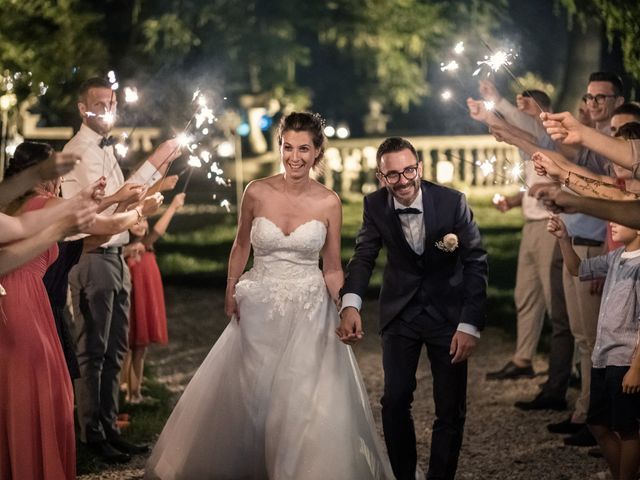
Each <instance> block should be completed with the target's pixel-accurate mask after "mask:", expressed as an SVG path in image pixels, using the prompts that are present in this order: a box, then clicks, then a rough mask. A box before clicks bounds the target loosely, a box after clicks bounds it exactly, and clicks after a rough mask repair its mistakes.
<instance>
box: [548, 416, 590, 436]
mask: <svg viewBox="0 0 640 480" xmlns="http://www.w3.org/2000/svg"><path fill="white" fill-rule="evenodd" d="M584 426H585V424H584V423H573V422H572V421H571V417H569V418H567V419H566V420H563V421H561V422H558V423H550V424H549V425H547V430H549V431H550V432H551V433H565V434H567V433H577V432H578V431H579V430H580V429H582V428H583V427H584Z"/></svg>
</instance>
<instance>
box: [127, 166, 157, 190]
mask: <svg viewBox="0 0 640 480" xmlns="http://www.w3.org/2000/svg"><path fill="white" fill-rule="evenodd" d="M159 179H160V172H158V170H157V169H156V167H155V166H154V165H153V163H151V162H150V161H148V160H147V161H146V162H144V163H143V164H142V165H141V166H140V168H139V169H138V170H136V171H135V172H134V173H133V175H131V177H129V178H128V179H127V182H130V183H131V182H132V183H144V184H145V185H148V186H151V185H153V184H154V183H155V182H156V181H158V180H159Z"/></svg>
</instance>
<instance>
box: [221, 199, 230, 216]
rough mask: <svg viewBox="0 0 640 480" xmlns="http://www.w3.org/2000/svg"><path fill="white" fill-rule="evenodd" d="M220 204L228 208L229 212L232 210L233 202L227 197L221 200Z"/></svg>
mask: <svg viewBox="0 0 640 480" xmlns="http://www.w3.org/2000/svg"><path fill="white" fill-rule="evenodd" d="M220 206H221V207H222V208H225V209H226V210H227V213H229V212H230V211H231V203H230V202H229V200H227V199H226V198H225V199H224V200H222V201H221V202H220Z"/></svg>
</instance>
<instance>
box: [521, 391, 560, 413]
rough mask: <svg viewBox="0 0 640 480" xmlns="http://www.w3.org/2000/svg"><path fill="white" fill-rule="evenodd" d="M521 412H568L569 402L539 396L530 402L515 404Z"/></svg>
mask: <svg viewBox="0 0 640 480" xmlns="http://www.w3.org/2000/svg"><path fill="white" fill-rule="evenodd" d="M514 405H515V406H516V408H519V409H520V410H558V411H562V410H566V409H567V401H566V400H565V399H564V398H553V397H548V396H546V395H543V394H541V393H540V394H538V395H537V396H536V397H535V398H534V399H533V400H531V401H529V402H524V401H519V402H516V403H515V404H514Z"/></svg>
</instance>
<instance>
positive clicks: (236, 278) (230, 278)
mask: <svg viewBox="0 0 640 480" xmlns="http://www.w3.org/2000/svg"><path fill="white" fill-rule="evenodd" d="M229 280H236V281H237V280H239V278H238V277H227V282H228V281H229Z"/></svg>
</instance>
